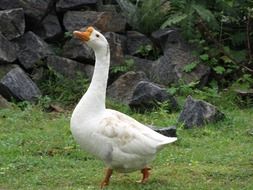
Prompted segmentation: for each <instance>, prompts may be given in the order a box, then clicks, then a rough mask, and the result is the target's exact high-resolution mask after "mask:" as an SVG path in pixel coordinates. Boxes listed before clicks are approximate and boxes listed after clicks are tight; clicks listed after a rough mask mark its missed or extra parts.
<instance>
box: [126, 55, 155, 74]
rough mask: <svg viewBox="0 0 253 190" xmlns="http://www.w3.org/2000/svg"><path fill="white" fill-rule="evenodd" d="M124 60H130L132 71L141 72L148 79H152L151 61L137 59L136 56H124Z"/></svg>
mask: <svg viewBox="0 0 253 190" xmlns="http://www.w3.org/2000/svg"><path fill="white" fill-rule="evenodd" d="M125 60H132V61H133V63H134V64H133V69H134V70H135V71H143V72H144V73H145V74H146V75H147V77H148V78H150V79H151V78H152V76H151V74H152V71H151V70H152V69H150V68H152V67H153V61H151V60H148V59H143V58H139V57H136V56H131V55H126V56H125Z"/></svg>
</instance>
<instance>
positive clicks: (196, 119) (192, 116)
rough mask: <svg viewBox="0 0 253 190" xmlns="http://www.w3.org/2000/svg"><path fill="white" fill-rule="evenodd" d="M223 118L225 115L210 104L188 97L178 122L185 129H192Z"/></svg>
mask: <svg viewBox="0 0 253 190" xmlns="http://www.w3.org/2000/svg"><path fill="white" fill-rule="evenodd" d="M224 117H225V115H224V114H223V113H222V112H220V111H219V110H218V109H217V108H216V107H215V106H213V105H211V104H210V103H208V102H205V101H202V100H195V99H193V98H192V97H191V96H188V97H187V99H186V102H185V104H184V108H183V110H182V112H181V113H180V116H179V118H178V121H179V122H182V123H184V126H185V127H186V128H192V127H194V126H196V127H201V126H203V125H205V124H207V123H213V122H217V121H220V120H222V119H223V118H224Z"/></svg>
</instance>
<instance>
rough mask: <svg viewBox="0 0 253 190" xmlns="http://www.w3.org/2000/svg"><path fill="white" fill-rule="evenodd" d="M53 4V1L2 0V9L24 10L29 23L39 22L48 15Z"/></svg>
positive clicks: (0, 7)
mask: <svg viewBox="0 0 253 190" xmlns="http://www.w3.org/2000/svg"><path fill="white" fill-rule="evenodd" d="M52 2H53V1H52V0H36V1H34V0H25V1H24V0H1V2H0V9H2V10H4V9H13V8H23V9H24V12H25V15H26V16H27V18H28V19H27V20H28V21H31V20H32V22H38V21H41V20H42V18H43V17H44V16H45V15H46V14H47V11H48V9H49V7H50V6H51V5H52Z"/></svg>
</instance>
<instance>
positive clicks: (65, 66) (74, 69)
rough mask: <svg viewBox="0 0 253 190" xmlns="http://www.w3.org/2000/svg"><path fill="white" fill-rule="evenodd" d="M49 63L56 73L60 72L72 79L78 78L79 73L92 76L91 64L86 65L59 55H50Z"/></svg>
mask: <svg viewBox="0 0 253 190" xmlns="http://www.w3.org/2000/svg"><path fill="white" fill-rule="evenodd" d="M47 65H48V67H50V68H51V69H52V70H53V71H55V72H56V73H59V74H61V75H63V76H65V77H68V78H70V79H73V78H76V77H77V76H78V74H82V75H84V76H87V77H89V78H90V76H91V75H90V70H89V69H90V66H89V65H84V64H81V63H79V62H76V61H73V60H71V59H67V58H63V57H59V56H48V57H47ZM92 67H93V66H92Z"/></svg>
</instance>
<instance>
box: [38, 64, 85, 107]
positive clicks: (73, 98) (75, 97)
mask: <svg viewBox="0 0 253 190" xmlns="http://www.w3.org/2000/svg"><path fill="white" fill-rule="evenodd" d="M88 86H89V82H88V79H87V78H85V77H84V76H83V75H81V74H78V75H77V76H76V78H74V79H68V78H66V77H64V76H62V75H60V74H58V73H55V72H54V71H53V70H50V69H49V70H47V71H46V73H44V78H43V79H42V80H41V81H39V87H40V89H41V91H42V93H43V95H44V98H42V99H41V104H42V105H43V104H45V105H46V104H49V102H60V103H62V104H63V105H72V104H75V103H77V102H78V101H79V99H80V98H81V97H82V95H83V94H84V92H85V91H86V90H87V89H88Z"/></svg>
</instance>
